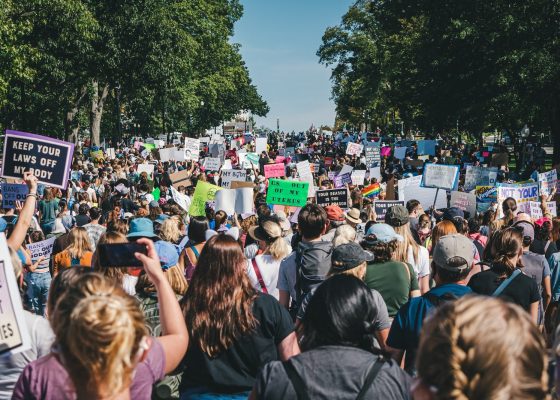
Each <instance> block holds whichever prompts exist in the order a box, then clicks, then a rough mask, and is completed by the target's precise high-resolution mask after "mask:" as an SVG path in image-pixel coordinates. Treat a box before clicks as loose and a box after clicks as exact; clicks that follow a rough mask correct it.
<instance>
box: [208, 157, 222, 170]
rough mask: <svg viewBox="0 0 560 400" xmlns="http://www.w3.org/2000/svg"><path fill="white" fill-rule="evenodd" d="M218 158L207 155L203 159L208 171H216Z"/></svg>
mask: <svg viewBox="0 0 560 400" xmlns="http://www.w3.org/2000/svg"><path fill="white" fill-rule="evenodd" d="M220 165H221V162H220V159H219V158H216V157H208V158H205V159H204V168H205V169H206V170H208V171H218V170H219V169H220Z"/></svg>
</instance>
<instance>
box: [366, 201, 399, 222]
mask: <svg viewBox="0 0 560 400" xmlns="http://www.w3.org/2000/svg"><path fill="white" fill-rule="evenodd" d="M398 205H400V206H404V201H402V200H376V201H374V203H373V207H374V208H375V214H377V221H379V222H383V221H385V215H386V214H387V211H388V210H389V208H391V207H393V206H398Z"/></svg>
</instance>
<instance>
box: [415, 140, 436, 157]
mask: <svg viewBox="0 0 560 400" xmlns="http://www.w3.org/2000/svg"><path fill="white" fill-rule="evenodd" d="M416 143H417V149H416V154H418V155H419V156H422V155H428V156H435V155H436V141H435V140H419V141H418V142H416Z"/></svg>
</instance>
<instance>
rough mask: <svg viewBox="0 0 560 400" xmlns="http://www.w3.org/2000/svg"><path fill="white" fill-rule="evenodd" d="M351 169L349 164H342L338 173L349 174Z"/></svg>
mask: <svg viewBox="0 0 560 400" xmlns="http://www.w3.org/2000/svg"><path fill="white" fill-rule="evenodd" d="M353 169H354V168H352V167H351V166H350V165H346V164H344V165H343V166H342V169H341V170H340V172H339V173H338V175H344V174H351V173H352V170H353Z"/></svg>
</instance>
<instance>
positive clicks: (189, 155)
mask: <svg viewBox="0 0 560 400" xmlns="http://www.w3.org/2000/svg"><path fill="white" fill-rule="evenodd" d="M199 155H200V140H199V139H194V138H189V137H188V138H185V160H193V161H198V157H199Z"/></svg>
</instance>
